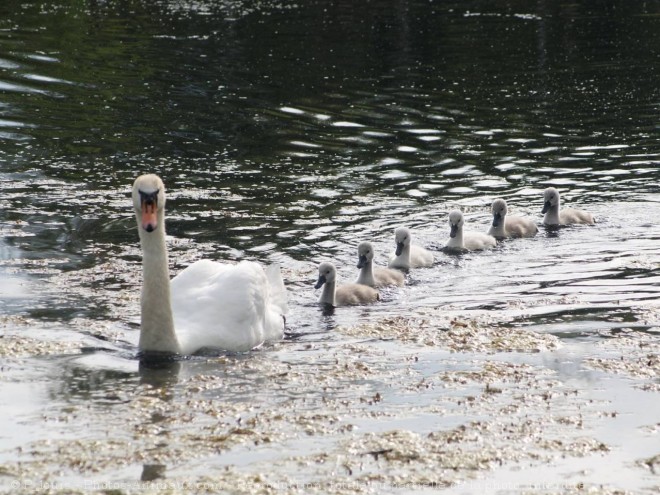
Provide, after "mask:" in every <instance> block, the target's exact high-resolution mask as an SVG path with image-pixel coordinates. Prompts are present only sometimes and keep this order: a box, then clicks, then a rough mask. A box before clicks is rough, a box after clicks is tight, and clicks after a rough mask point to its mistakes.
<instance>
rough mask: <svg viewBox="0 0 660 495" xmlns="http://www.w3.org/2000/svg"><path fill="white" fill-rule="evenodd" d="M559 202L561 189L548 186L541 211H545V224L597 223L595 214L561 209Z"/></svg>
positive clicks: (572, 209)
mask: <svg viewBox="0 0 660 495" xmlns="http://www.w3.org/2000/svg"><path fill="white" fill-rule="evenodd" d="M559 202H560V201H559V191H557V189H555V188H554V187H548V188H547V189H546V190H545V191H543V210H541V213H545V216H544V217H543V223H544V224H545V225H572V224H588V225H592V224H594V223H596V222H595V220H594V217H593V215H592V214H591V213H589V212H586V211H584V210H576V209H574V208H564V209H563V210H561V211H560V210H559Z"/></svg>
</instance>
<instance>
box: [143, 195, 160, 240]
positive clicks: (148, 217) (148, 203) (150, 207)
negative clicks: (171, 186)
mask: <svg viewBox="0 0 660 495" xmlns="http://www.w3.org/2000/svg"><path fill="white" fill-rule="evenodd" d="M156 227H158V196H156V195H155V194H154V195H151V194H144V195H142V228H143V229H144V230H146V231H147V232H153V231H154V230H156Z"/></svg>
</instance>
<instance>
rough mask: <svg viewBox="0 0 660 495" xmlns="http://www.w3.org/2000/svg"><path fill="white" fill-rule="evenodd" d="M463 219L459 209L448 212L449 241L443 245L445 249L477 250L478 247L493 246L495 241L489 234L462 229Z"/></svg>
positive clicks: (495, 243)
mask: <svg viewBox="0 0 660 495" xmlns="http://www.w3.org/2000/svg"><path fill="white" fill-rule="evenodd" d="M463 225H465V220H464V219H463V213H461V212H460V211H459V210H452V211H450V212H449V226H450V229H451V230H450V232H449V241H448V242H447V245H446V246H445V248H446V249H449V250H456V251H463V250H468V251H478V250H480V249H487V248H491V247H495V246H496V245H497V241H496V240H495V238H494V237H493V236H491V235H488V234H484V233H482V232H469V231H463Z"/></svg>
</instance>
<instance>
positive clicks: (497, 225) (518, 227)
mask: <svg viewBox="0 0 660 495" xmlns="http://www.w3.org/2000/svg"><path fill="white" fill-rule="evenodd" d="M507 211H508V207H507V204H506V201H504V200H503V199H496V200H495V201H493V206H492V212H493V224H492V225H491V227H490V229H488V234H489V235H492V236H493V237H495V238H496V239H504V238H507V237H534V236H535V235H536V233H537V232H538V231H539V229H538V227H537V226H536V224H535V223H534V220H532V219H531V218H528V217H512V216H507Z"/></svg>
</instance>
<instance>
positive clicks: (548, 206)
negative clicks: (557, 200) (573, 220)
mask: <svg viewBox="0 0 660 495" xmlns="http://www.w3.org/2000/svg"><path fill="white" fill-rule="evenodd" d="M551 207H552V205H551V204H550V201H546V202H545V204H544V205H543V209H542V210H541V213H547V211H548V210H549V209H550V208H551Z"/></svg>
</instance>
